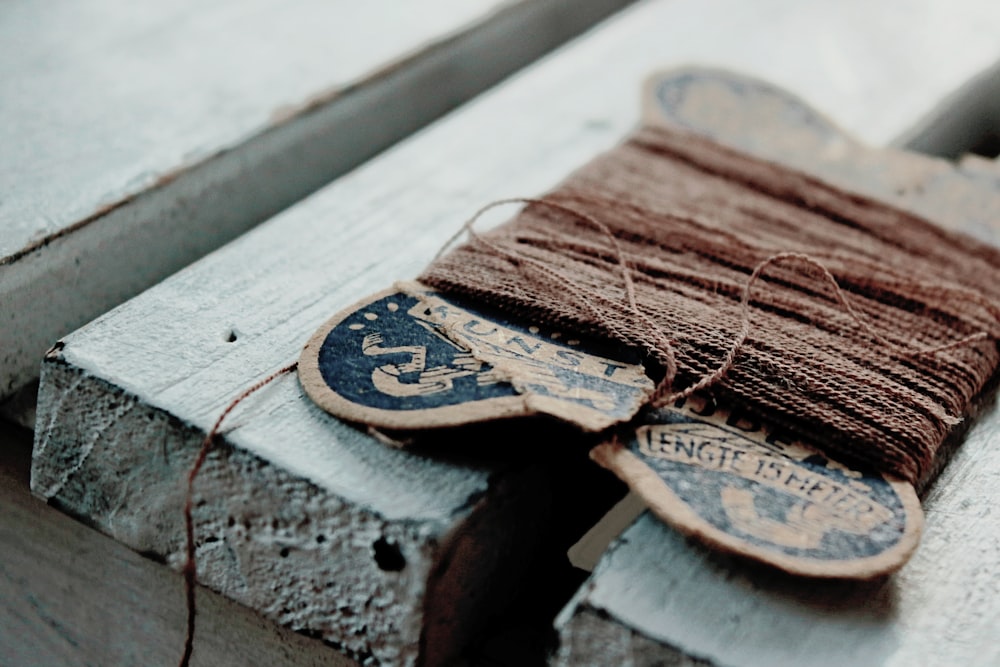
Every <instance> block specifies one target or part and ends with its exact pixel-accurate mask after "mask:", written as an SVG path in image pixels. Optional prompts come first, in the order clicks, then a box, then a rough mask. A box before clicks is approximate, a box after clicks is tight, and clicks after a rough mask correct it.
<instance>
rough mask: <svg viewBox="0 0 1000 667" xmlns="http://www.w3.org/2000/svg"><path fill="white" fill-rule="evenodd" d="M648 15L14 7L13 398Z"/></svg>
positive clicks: (234, 6)
mask: <svg viewBox="0 0 1000 667" xmlns="http://www.w3.org/2000/svg"><path fill="white" fill-rule="evenodd" d="M629 1H630V0H588V1H587V2H567V1H566V0H514V1H507V0H475V1H469V0H432V1H431V2H422V3H398V2H389V1H388V0H379V1H376V2H361V3H358V2H344V1H339V2H316V1H313V0H294V1H292V2H281V1H278V0H252V1H251V2H233V1H226V2H221V3H220V2H216V3H212V4H211V6H206V5H205V3H202V2H195V1H194V0H181V1H180V2H170V3H157V4H154V5H152V6H139V5H135V4H134V3H128V2H122V1H121V0H100V2H90V3H86V4H79V3H72V2H62V3H57V4H50V3H45V4H44V5H42V4H38V3H35V2H31V1H30V0H27V1H22V2H14V3H5V5H4V8H3V9H2V10H0V147H2V150H0V312H2V314H3V316H2V317H0V399H2V398H4V397H6V396H8V395H9V394H11V392H13V391H14V390H16V389H18V388H19V387H20V386H22V385H24V384H25V383H27V382H29V381H30V380H31V379H32V378H35V377H37V375H38V363H39V360H40V358H41V355H42V353H44V351H45V349H46V348H47V347H48V346H49V345H51V344H52V342H53V341H55V340H56V338H58V337H59V336H61V335H62V334H65V333H67V332H69V331H72V330H73V329H74V328H76V327H78V326H80V325H81V324H83V323H85V322H87V321H88V320H90V319H92V318H93V317H95V316H97V315H99V314H101V313H102V312H104V311H106V310H108V309H109V308H111V307H112V306H114V305H116V304H118V303H120V302H121V301H123V300H124V299H126V298H128V297H130V296H132V295H134V294H136V293H138V292H139V291H141V290H142V289H144V288H146V287H148V286H149V285H152V284H154V283H156V282H157V281H158V280H160V279H162V278H163V277H165V276H166V275H168V274H170V273H172V272H173V271H175V270H177V269H179V268H181V267H183V266H185V265H186V264H188V263H190V262H191V261H193V260H194V259H196V258H197V257H199V256H201V255H202V254H204V253H206V252H208V251H209V250H212V249H213V248H216V247H218V246H219V245H221V244H222V243H224V242H225V241H227V240H229V239H231V238H233V237H234V236H236V235H237V234H239V233H241V232H243V231H244V230H246V229H248V228H249V227H250V226H252V225H253V224H256V223H257V222H260V221H261V220H264V219H266V218H267V217H269V216H270V215H273V214H274V213H275V212H277V211H279V210H280V209H282V208H284V207H285V206H287V205H288V204H290V203H292V202H293V201H295V200H296V199H299V198H301V197H303V196H305V195H306V194H307V193H309V192H311V191H312V190H314V189H316V188H317V187H319V186H320V185H322V184H324V183H326V182H328V181H330V180H331V179H332V178H333V177H335V176H337V175H339V174H340V173H343V172H344V171H346V170H348V169H350V168H351V167H353V166H354V165H356V164H358V163H360V162H362V161H363V160H365V159H367V158H368V157H370V156H371V155H374V154H375V153H376V152H378V151H379V150H382V149H383V148H385V147H386V146H388V145H389V144H391V143H392V142H393V141H395V140H397V139H399V138H401V137H404V136H406V135H407V134H409V133H411V132H412V131H414V130H415V129H417V128H418V127H420V126H421V125H423V124H425V123H426V122H428V121H429V120H431V119H432V118H435V117H437V116H439V115H440V114H442V113H444V112H445V111H447V110H449V109H451V108H453V107H454V106H456V105H458V104H460V103H461V102H462V101H463V100H465V99H467V98H469V97H471V96H472V95H474V94H476V93H478V92H479V91H481V90H483V89H485V88H487V87H489V86H490V85H492V84H493V83H495V82H496V81H498V80H499V79H501V78H503V77H504V76H506V75H507V74H509V73H510V72H511V71H513V70H515V69H517V68H518V67H520V66H522V65H524V64H527V63H529V62H531V61H532V60H534V59H535V58H537V57H538V56H539V55H541V54H542V53H544V52H545V51H547V50H549V49H550V48H552V47H553V46H555V45H556V44H558V43H559V42H561V41H563V40H565V39H567V38H568V37H570V36H572V35H574V34H576V33H578V32H580V31H581V30H583V29H585V28H587V27H588V26H590V25H591V24H593V23H594V22H595V21H597V20H598V19H600V18H602V17H604V16H606V15H607V14H609V13H610V12H612V11H614V10H615V9H617V8H619V7H621V6H622V5H624V4H627V3H628V2H629ZM16 409H18V408H17V407H14V408H11V410H10V411H14V410H16Z"/></svg>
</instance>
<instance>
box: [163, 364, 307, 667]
mask: <svg viewBox="0 0 1000 667" xmlns="http://www.w3.org/2000/svg"><path fill="white" fill-rule="evenodd" d="M297 366H298V363H297V362H296V363H293V364H289V365H288V366H285V367H284V368H281V369H279V370H277V371H275V372H273V373H271V374H270V375H268V376H267V377H266V378H264V379H263V380H260V381H259V382H256V383H255V384H253V385H251V386H250V387H248V388H247V389H245V390H244V391H243V392H242V393H241V394H240V395H239V396H237V397H236V398H234V399H233V401H232V402H231V403H230V404H229V405H228V406H226V409H225V410H223V411H222V413H221V414H220V415H219V418H218V419H216V420H215V424H213V425H212V428H211V429H210V430H209V432H208V434H207V435H206V436H205V439H204V440H203V441H202V443H201V449H199V450H198V455H197V456H196V457H195V460H194V463H193V464H192V466H191V469H190V470H189V471H188V477H187V492H186V493H185V496H184V534H185V540H186V542H185V544H186V548H187V553H186V560H185V561H184V595H185V599H186V601H187V633H186V635H185V637H184V654H183V655H182V656H181V661H180V667H188V665H189V664H190V662H191V652H192V651H193V650H194V629H195V616H196V615H197V608H196V605H195V588H196V586H195V584H196V583H197V576H198V566H197V564H196V561H195V553H194V547H195V542H194V517H193V510H194V480H195V478H196V477H197V476H198V473H199V472H200V471H201V467H202V466H203V465H204V464H205V459H206V458H208V453H209V451H211V449H212V445H213V444H214V442H215V438H216V436H217V435H218V434H219V429H221V428H222V422H224V421H225V419H226V417H228V416H229V413H231V412H232V411H233V410H235V409H236V406H238V405H239V404H240V403H242V402H243V401H244V400H245V399H246V398H248V397H249V396H250V395H252V394H253V393H254V392H256V391H258V390H260V389H263V388H264V387H266V386H267V385H269V384H270V383H271V382H273V381H274V380H276V379H278V378H279V377H281V376H282V375H284V374H285V373H291V372H292V371H294V370H295V368H296V367H297Z"/></svg>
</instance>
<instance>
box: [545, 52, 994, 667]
mask: <svg viewBox="0 0 1000 667" xmlns="http://www.w3.org/2000/svg"><path fill="white" fill-rule="evenodd" d="M674 76H676V77H678V78H687V80H688V83H687V86H688V87H689V88H688V90H689V92H690V97H691V100H690V101H685V100H684V96H683V95H682V94H678V95H677V97H676V98H675V99H676V100H677V101H678V109H677V112H678V116H679V120H680V122H682V123H684V124H686V125H689V126H693V125H694V124H695V123H696V122H700V123H701V128H703V129H704V131H705V132H707V133H710V134H712V135H713V136H715V137H716V138H718V139H720V140H722V141H724V142H725V143H728V144H734V145H738V146H740V147H742V148H745V149H749V150H753V151H754V152H757V153H761V154H763V155H764V156H765V157H768V158H770V159H775V160H779V161H783V162H790V163H792V164H794V165H796V166H798V167H800V168H802V169H805V170H807V171H809V172H811V173H814V174H817V175H819V176H821V177H824V178H827V179H829V180H834V181H837V182H839V183H841V184H843V185H844V186H847V187H853V188H854V189H861V190H864V191H866V192H869V193H871V194H875V195H882V197H883V198H885V199H889V200H893V201H896V202H897V203H902V204H905V205H906V206H907V208H911V209H913V210H914V211H916V212H918V213H922V214H924V215H926V216H928V217H930V218H931V219H933V220H938V221H940V222H943V223H945V224H950V225H952V226H957V227H968V228H969V230H970V231H972V232H973V233H977V234H978V235H979V236H981V237H986V240H992V241H994V242H996V240H997V237H996V234H997V228H996V226H995V222H993V221H995V220H996V219H997V218H998V216H1000V174H998V173H997V172H996V171H995V170H992V169H981V170H980V171H978V172H975V174H974V175H973V176H969V175H968V174H969V173H970V170H969V168H968V167H967V166H955V165H953V164H951V163H946V162H943V161H940V160H932V159H929V158H926V157H923V156H918V155H915V154H904V153H902V152H896V151H888V152H887V151H882V150H873V149H870V148H866V147H864V146H862V145H860V144H858V143H856V142H855V141H853V140H851V139H850V138H848V137H844V136H841V135H839V133H837V132H835V131H831V128H830V127H829V126H824V125H823V124H821V123H816V122H813V119H812V116H813V113H812V112H811V111H810V110H807V109H802V110H800V112H795V113H787V114H782V115H776V114H766V113H761V112H762V110H768V109H771V110H773V109H774V108H775V107H776V105H778V99H779V98H780V97H781V95H782V94H781V93H779V92H777V91H775V90H773V89H771V88H770V87H766V86H764V87H760V86H759V84H755V83H754V82H752V81H747V80H745V79H740V78H738V77H733V76H730V75H725V74H720V73H712V72H705V71H701V72H697V71H695V72H691V73H678V74H676V75H674ZM665 78H667V79H669V78H670V75H667V76H666V77H665ZM727 80H728V81H730V82H732V83H731V85H727V84H726V82H727ZM734 90H737V91H740V95H739V98H738V99H736V98H735V97H734V96H733V91H734ZM713 99H714V100H715V103H714V104H713V103H712V100H713ZM788 102H789V104H788V107H787V108H788V109H791V108H793V107H794V106H795V105H796V104H797V102H795V101H794V100H789V101H788ZM692 108H694V109H697V108H715V109H717V110H720V111H725V112H726V113H719V114H718V115H716V116H715V117H713V118H711V119H709V120H705V119H706V118H707V117H706V116H704V115H700V116H699V115H692ZM670 112H671V110H670V109H667V113H666V114H665V115H670ZM741 116H742V117H741ZM695 118H699V121H695V120H694V119H695ZM751 125H752V126H753V127H754V128H755V129H754V132H753V137H752V138H747V135H746V128H747V127H749V126H751ZM769 138H774V139H775V141H774V142H773V143H772V144H771V145H768V142H769ZM748 144H750V145H751V146H748ZM977 164H978V163H977ZM980 166H981V165H980ZM931 174H933V177H932V178H929V175H931ZM936 200H941V201H936ZM966 222H968V223H971V224H965V223H966ZM987 225H989V227H987ZM994 402H995V398H994V399H990V401H989V405H988V406H987V407H986V409H985V411H984V414H982V415H980V419H979V421H978V422H977V423H976V424H975V425H974V426H973V427H972V429H971V431H970V432H969V433H968V434H967V436H966V438H965V442H964V443H963V444H962V446H961V448H959V450H958V453H957V454H956V455H955V456H954V458H953V460H951V462H950V463H949V465H948V466H947V467H946V468H945V470H944V473H943V474H942V475H941V476H940V477H939V478H938V479H937V480H936V481H935V482H934V483H933V486H932V487H931V488H930V490H929V492H928V493H927V495H926V497H925V498H924V503H923V504H924V508H925V512H926V526H925V532H924V536H923V540H922V542H921V543H920V545H919V546H918V548H917V551H916V553H915V555H914V556H913V558H912V560H911V561H910V562H909V563H908V564H906V565H905V566H904V567H903V569H902V570H900V571H899V572H898V573H897V574H895V575H893V576H891V577H887V578H883V579H880V580H876V581H874V582H868V583H860V582H848V581H833V582H829V581H819V580H809V579H805V578H795V577H789V576H787V575H784V574H782V573H779V572H777V571H774V570H770V569H767V568H763V567H760V566H756V565H752V564H749V563H747V562H745V561H741V560H738V559H732V558H730V557H727V556H724V555H721V554H719V553H714V552H710V551H707V550H706V549H704V548H703V547H701V546H698V545H695V544H693V543H691V542H689V541H686V540H685V539H684V538H683V537H681V536H680V535H679V534H678V533H676V532H674V531H671V530H669V529H668V528H666V527H664V526H663V525H662V524H661V523H660V522H659V521H658V520H656V519H655V518H653V517H652V516H651V515H649V514H648V513H646V514H644V515H643V516H642V517H641V518H640V519H639V520H637V521H636V522H635V523H634V524H633V525H632V526H631V527H630V528H629V529H628V530H627V531H625V532H624V533H623V534H622V536H621V537H620V538H619V539H618V540H617V541H616V542H615V543H614V544H612V546H611V548H610V550H609V552H608V553H607V554H606V555H605V557H604V558H603V559H602V561H601V562H600V563H599V564H598V566H597V568H596V569H595V570H594V574H593V576H592V577H591V579H590V580H589V581H588V582H587V584H585V585H584V587H583V588H582V589H581V591H580V592H579V593H578V595H577V597H576V599H575V600H574V601H572V602H571V603H570V605H569V606H567V607H566V609H564V610H563V612H562V614H561V615H560V617H559V619H558V620H557V622H556V626H557V629H558V632H559V634H560V649H559V652H558V654H557V656H556V658H555V659H554V661H553V663H554V664H556V665H581V664H582V665H598V664H607V663H606V662H604V661H602V660H596V659H593V658H590V657H588V656H587V655H586V654H585V653H582V652H581V651H580V649H579V647H580V646H581V645H584V644H585V639H584V638H585V637H590V636H592V635H594V634H595V633H596V634H598V635H600V636H602V637H604V638H605V640H606V644H607V646H608V647H609V648H608V651H609V652H610V653H612V654H614V655H616V656H619V657H620V658H622V659H623V660H624V663H625V664H630V665H654V664H662V663H663V662H664V661H667V662H668V663H669V661H670V660H681V659H682V658H685V657H697V658H699V659H704V660H706V661H708V662H709V663H710V664H713V665H727V666H732V667H754V666H757V665H761V666H763V665H769V666H773V665H817V666H818V665H823V666H827V665H829V666H832V665H843V664H848V663H854V664H866V665H884V666H889V665H893V666H895V665H899V666H902V665H935V664H962V665H984V666H986V665H995V664H997V662H998V661H1000V646H998V644H997V642H996V637H997V632H998V631H1000V596H998V595H997V593H998V592H1000V584H998V583H997V582H998V581H1000V558H998V557H997V553H998V548H1000V525H998V524H997V522H996V521H995V520H991V516H990V515H991V513H992V507H993V506H994V505H995V504H996V503H997V502H1000V487H998V485H997V479H998V477H1000V454H998V453H997V449H996V446H995V442H996V440H997V438H998V437H1000V415H998V414H997V413H996V407H995V405H993V403H994ZM595 626H596V627H597V628H598V629H596V630H595ZM650 642H653V643H655V644H659V649H658V650H651V649H650V647H649V645H650ZM625 658H627V660H625Z"/></svg>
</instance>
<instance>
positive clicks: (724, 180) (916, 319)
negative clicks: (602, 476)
mask: <svg viewBox="0 0 1000 667" xmlns="http://www.w3.org/2000/svg"><path fill="white" fill-rule="evenodd" d="M528 203H529V206H528V207H527V208H525V209H524V211H522V213H521V214H520V215H519V216H518V217H517V218H516V219H515V220H514V221H512V222H511V223H508V224H506V225H503V226H501V227H500V228H498V229H496V230H493V231H492V232H490V233H488V234H485V235H478V234H474V235H472V238H471V239H470V241H469V243H467V244H466V245H464V246H462V247H459V248H457V249H455V250H454V251H452V252H451V253H450V254H448V255H446V256H444V257H440V258H438V259H437V260H436V261H435V262H434V263H433V264H432V265H431V266H430V267H429V268H428V269H427V271H426V272H425V273H424V275H423V276H421V278H420V279H421V281H423V282H425V283H428V284H430V285H432V286H434V287H436V288H438V289H441V290H443V291H445V292H449V291H450V292H455V293H459V294H462V295H464V296H467V297H470V298H474V299H477V300H480V301H483V302H486V303H490V304H492V305H494V306H497V307H500V308H502V309H505V310H507V311H512V312H514V313H515V314H517V315H518V316H520V317H522V318H525V319H532V320H534V321H539V322H546V323H550V324H558V325H559V326H562V327H568V328H574V329H576V330H578V331H581V332H586V333H591V334H596V335H603V336H605V337H608V338H611V339H615V340H618V341H620V342H622V343H625V344H627V345H630V346H633V347H637V348H640V349H646V350H647V351H648V352H649V353H650V355H651V356H652V357H653V358H654V359H656V360H657V361H658V362H660V364H661V365H663V366H664V371H665V376H666V377H665V378H664V382H663V383H662V384H661V386H660V389H659V391H658V392H657V400H658V401H659V402H661V403H662V402H668V401H670V400H675V399H677V398H679V397H681V396H684V395H687V394H689V393H691V392H693V391H695V390H697V389H704V388H707V387H712V388H713V391H716V392H717V393H719V394H721V397H723V398H727V399H729V400H731V401H733V402H736V403H739V404H743V405H745V406H747V407H750V408H752V409H756V410H757V411H759V412H761V413H762V414H765V415H767V416H768V417H770V418H772V419H774V420H775V421H777V422H778V423H779V424H782V425H784V426H786V427H788V428H790V429H791V430H793V432H797V433H799V434H800V435H802V436H804V437H807V438H809V439H811V440H813V441H819V442H820V443H821V444H825V445H826V447H827V448H828V449H831V450H832V451H834V452H836V453H838V454H840V455H842V456H843V457H844V458H845V459H848V460H853V461H856V462H863V463H869V464H871V465H874V466H875V467H876V468H878V469H881V470H883V471H888V472H895V473H896V474H899V475H901V476H903V477H905V478H907V479H910V480H911V481H915V480H917V479H919V478H920V476H921V475H922V474H923V473H924V471H926V470H927V469H928V468H929V464H930V462H931V460H932V459H933V454H934V451H935V450H936V448H937V447H938V446H939V445H940V443H941V441H942V440H943V439H944V437H945V435H946V434H947V433H948V431H949V430H950V428H951V427H952V426H953V425H954V424H955V423H956V421H958V420H959V419H960V417H961V416H962V415H963V413H964V411H965V410H966V408H967V406H968V404H969V401H970V400H971V398H972V396H974V394H975V393H976V392H978V391H979V390H980V389H981V388H982V387H983V385H984V384H985V382H986V380H987V379H988V378H989V377H990V375H991V374H992V373H993V371H994V369H995V368H996V365H997V361H998V353H997V349H996V344H995V340H996V338H997V337H998V334H1000V325H998V322H1000V317H998V315H1000V311H998V309H997V306H996V303H997V302H998V301H1000V280H998V279H1000V270H998V267H1000V254H998V252H997V251H996V250H995V249H993V248H990V247H988V246H986V245H984V244H982V243H979V242H977V241H975V240H973V239H971V238H968V237H965V236H963V235H960V234H955V233H952V232H947V231H945V230H942V229H939V228H937V227H935V226H934V225H931V224H930V223H928V222H926V221H924V220H922V219H920V218H917V217H916V216H913V215H910V214H907V213H905V212H902V211H898V210H896V209H893V208H891V207H889V206H887V205H885V204H881V203H879V202H875V201H873V200H870V199H867V198H865V197H862V196H859V195H856V194H853V193H847V192H843V191H840V190H838V189H836V188H833V187H831V186H829V185H827V184H825V183H822V182H820V181H817V180H816V179H813V178H810V177H808V176H804V175H802V174H798V173H796V172H793V171H789V170H787V169H784V168H780V167H777V166H776V165H772V164H769V163H766V162H763V161H760V160H756V159H754V158H750V157H748V156H745V155H742V154H739V153H736V152H734V151H731V150H729V149H725V148H723V147H721V146H718V145H716V144H713V143H712V142H710V141H707V140H705V139H702V138H698V137H694V136H691V135H689V134H685V133H683V132H678V131H667V130H660V129H644V130H642V131H641V132H639V133H638V134H637V135H636V137H634V138H633V139H631V140H630V141H628V142H627V143H625V144H624V145H622V146H620V147H619V148H617V149H615V150H614V151H612V152H611V153H609V154H607V155H605V156H603V157H601V158H599V159H598V160H595V161H594V162H593V163H591V164H590V165H587V166H586V167H584V168H583V169H581V170H580V171H579V172H578V173H577V174H575V175H574V176H572V177H571V178H570V179H569V180H568V181H566V182H565V183H564V184H563V185H562V186H560V188H558V189H557V190H556V191H554V192H552V193H550V194H549V195H548V196H547V197H546V199H545V200H542V202H539V201H538V200H529V201H528ZM598 220H599V221H600V222H597V221H598ZM468 227H471V224H470V225H468ZM609 239H613V243H612V242H610V241H609ZM765 270H766V272H767V276H766V277H765V276H764V272H765ZM630 275H631V277H629V276H630ZM619 276H620V277H619ZM761 281H762V282H764V283H765V284H766V285H767V289H762V288H758V289H754V287H755V285H756V284H757V283H758V282H761ZM824 285H826V288H824ZM751 309H752V311H753V312H752V321H753V327H752V328H751ZM734 323H735V324H736V326H735V329H734ZM671 359H676V362H677V368H676V372H674V370H673V369H671V368H670V363H669V362H670V360H671ZM677 387H686V388H685V389H681V390H677V389H676V388H677Z"/></svg>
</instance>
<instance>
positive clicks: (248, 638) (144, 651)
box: [0, 424, 356, 667]
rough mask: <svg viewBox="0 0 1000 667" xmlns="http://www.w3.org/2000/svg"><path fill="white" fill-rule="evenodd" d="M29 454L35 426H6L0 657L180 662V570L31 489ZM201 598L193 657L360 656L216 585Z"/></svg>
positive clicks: (282, 660) (293, 661) (307, 663)
mask: <svg viewBox="0 0 1000 667" xmlns="http://www.w3.org/2000/svg"><path fill="white" fill-rule="evenodd" d="M30 455H31V434H30V433H29V432H25V431H20V432H19V431H18V430H17V429H14V428H12V427H11V426H9V425H4V424H0V517H2V520H0V663H2V664H4V665H21V666H24V667H28V666H29V665H39V666H42V665H44V667H79V666H82V665H136V666H138V665H173V664H176V663H177V660H178V659H179V658H180V653H179V649H180V647H181V646H182V645H183V641H184V636H183V628H184V613H185V612H184V596H183V593H182V588H181V577H180V575H179V574H176V573H174V572H170V571H169V570H167V569H166V568H163V567H161V566H159V565H157V564H156V563H154V562H152V561H150V560H148V559H145V558H143V557H142V556H140V555H138V554H136V553H134V552H132V551H130V550H129V549H128V548H126V547H124V546H122V545H121V544H119V543H117V542H115V541H114V540H112V539H110V538H108V537H105V536H103V535H100V534H99V533H97V532H96V531H93V530H91V529H89V528H87V527H86V526H84V525H82V524H80V523H78V522H76V521H73V520H72V519H70V518H69V517H67V516H65V515H63V514H61V513H60V512H58V511H57V510H55V509H54V508H52V507H49V506H47V505H45V504H44V503H42V502H39V501H38V499H36V498H33V497H31V495H30V494H29V493H28V488H27V485H28V462H29V457H30ZM199 598H200V614H199V624H200V627H201V630H202V632H201V633H199V635H198V637H197V643H196V646H197V650H196V653H195V656H196V657H195V661H194V663H193V664H195V665H205V666H207V665H218V666H220V667H245V666H249V665H254V666H259V667H271V666H272V665H273V666H275V667H278V666H281V667H293V666H295V667H319V666H320V665H326V666H332V667H340V666H343V667H346V666H347V665H351V664H356V663H354V662H351V661H349V660H347V659H346V658H343V657H342V656H340V655H339V654H338V653H336V652H335V651H334V650H333V649H331V648H330V647H328V646H325V645H324V644H323V642H321V641H320V640H318V639H309V638H307V637H304V636H302V635H298V634H296V633H294V632H291V631H290V630H286V629H284V628H280V627H278V626H276V625H275V624H274V623H272V622H271V621H269V620H266V619H264V618H262V617H260V616H259V615H258V614H255V613H253V612H251V611H250V610H248V609H246V608H245V607H242V606H241V605H238V604H235V603H234V602H231V601H229V600H227V599H225V598H223V597H222V596H220V595H218V594H216V593H212V592H211V591H208V590H205V589H202V590H201V591H200V592H199Z"/></svg>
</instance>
